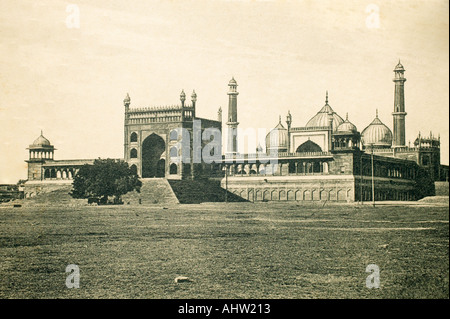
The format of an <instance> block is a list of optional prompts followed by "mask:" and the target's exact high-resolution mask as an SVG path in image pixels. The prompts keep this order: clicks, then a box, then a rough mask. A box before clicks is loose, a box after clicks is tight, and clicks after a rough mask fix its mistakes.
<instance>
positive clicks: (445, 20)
mask: <svg viewBox="0 0 450 319" xmlns="http://www.w3.org/2000/svg"><path fill="white" fill-rule="evenodd" d="M74 6H75V7H76V9H78V13H79V15H78V17H79V20H78V21H79V27H77V24H76V21H77V19H76V18H75V17H76V12H77V10H76V9H74ZM448 12H449V3H448V1H447V0H421V1H418V0H407V1H402V0H396V1H392V0H380V1H375V0H369V1H364V0H357V1H355V0H332V1H331V0H320V1H319V0H315V1H312V0H304V1H302V0H292V1H282V0H273V1H272V0H195V1H188V0H172V1H169V0H161V1H156V0H147V1H118V0H96V1H81V0H73V1H71V2H67V1H49V0H41V1H39V2H37V1H32V0H30V1H28V0H17V1H12V0H9V1H6V0H0V128H1V129H0V183H16V182H17V181H18V180H19V179H25V178H26V168H27V166H26V162H25V160H26V159H27V158H28V151H27V150H26V148H27V147H28V146H29V144H32V142H33V141H34V140H35V139H36V138H37V137H38V136H39V135H40V131H41V130H43V132H44V136H45V137H46V138H48V139H49V140H50V142H51V143H52V144H53V145H54V146H55V147H56V149H57V150H56V151H55V159H88V158H98V157H101V158H107V157H109V158H123V121H124V106H123V99H124V98H125V96H126V94H127V93H129V94H130V97H131V107H147V106H160V105H174V104H179V94H180V92H181V90H182V89H184V90H185V92H186V94H187V96H190V93H191V92H192V90H194V89H195V91H196V93H197V96H198V100H197V116H200V117H203V118H211V119H216V118H217V110H218V108H219V107H222V109H223V111H224V114H226V112H227V105H228V96H227V94H226V93H227V91H228V86H227V84H228V81H229V80H230V79H231V77H234V78H235V79H236V81H237V83H238V85H239V86H238V91H239V96H238V121H239V123H240V124H239V127H240V128H242V129H246V128H266V129H267V130H269V129H271V128H273V127H275V126H276V125H277V123H278V117H279V115H281V116H282V119H283V121H284V119H285V117H286V114H287V112H288V110H289V111H290V112H291V114H292V117H293V123H292V126H293V127H300V126H304V125H305V124H306V123H307V122H308V120H309V119H310V118H311V117H313V116H314V115H315V114H316V113H317V112H318V111H319V110H320V108H321V107H322V106H323V105H324V103H325V92H326V91H327V90H328V93H329V104H330V105H331V107H332V108H333V109H334V111H336V112H337V113H338V114H339V115H340V116H341V117H343V118H345V114H346V113H348V116H349V120H350V121H351V122H352V123H354V124H355V125H356V126H357V128H358V130H359V131H362V130H363V129H364V128H365V127H366V126H367V125H369V124H370V122H371V121H372V120H373V119H374V117H375V113H376V109H378V113H379V117H380V119H381V121H383V123H384V124H386V125H387V126H388V127H390V128H391V130H392V115H391V113H392V111H393V103H394V83H393V82H392V79H393V76H394V73H393V69H394V67H395V65H396V64H397V63H398V61H399V59H400V60H401V63H402V64H403V66H404V67H405V69H406V72H405V77H406V79H407V81H406V83H405V100H406V112H407V113H408V115H407V116H406V140H407V142H409V141H411V143H413V142H414V140H415V138H416V137H417V135H418V133H419V132H421V133H422V135H429V134H430V131H432V132H433V135H435V136H437V135H438V134H439V135H440V138H441V162H442V163H443V164H448V163H449V156H448V154H449V147H448V145H449V106H448V105H449V40H448V38H449V34H448V33H449V15H448ZM377 22H378V23H377ZM241 147H242V145H241ZM240 151H241V152H244V151H248V150H245V149H244V150H243V149H240ZM253 151H254V150H250V152H253Z"/></svg>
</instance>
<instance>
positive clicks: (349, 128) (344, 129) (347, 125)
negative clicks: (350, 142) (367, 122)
mask: <svg viewBox="0 0 450 319" xmlns="http://www.w3.org/2000/svg"><path fill="white" fill-rule="evenodd" d="M336 131H337V132H340V133H356V132H357V131H358V130H357V129H356V126H355V125H354V124H353V123H351V122H350V121H349V120H348V114H347V115H346V117H345V121H344V123H342V124H341V125H339V126H338V128H337V129H336Z"/></svg>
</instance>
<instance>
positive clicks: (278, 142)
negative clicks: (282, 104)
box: [266, 116, 288, 152]
mask: <svg viewBox="0 0 450 319" xmlns="http://www.w3.org/2000/svg"><path fill="white" fill-rule="evenodd" d="M287 145H288V130H287V129H286V128H285V127H284V126H283V124H281V116H280V120H279V122H278V125H277V126H275V128H273V129H272V130H271V131H270V132H269V134H267V135H266V151H267V152H269V151H270V150H277V151H281V152H287Z"/></svg>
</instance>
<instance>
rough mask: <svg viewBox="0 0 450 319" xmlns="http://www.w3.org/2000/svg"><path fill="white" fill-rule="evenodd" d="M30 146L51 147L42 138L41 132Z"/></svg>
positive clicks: (47, 141)
mask: <svg viewBox="0 0 450 319" xmlns="http://www.w3.org/2000/svg"><path fill="white" fill-rule="evenodd" d="M32 146H51V145H50V141H49V140H48V139H46V138H45V137H44V135H42V131H41V135H40V136H39V137H38V138H37V139H35V140H34V142H33V144H32Z"/></svg>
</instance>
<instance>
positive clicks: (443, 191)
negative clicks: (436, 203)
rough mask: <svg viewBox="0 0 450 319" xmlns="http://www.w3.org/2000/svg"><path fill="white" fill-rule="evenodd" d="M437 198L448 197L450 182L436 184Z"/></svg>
mask: <svg viewBox="0 0 450 319" xmlns="http://www.w3.org/2000/svg"><path fill="white" fill-rule="evenodd" d="M434 186H435V188H436V196H448V193H449V185H448V182H435V183H434Z"/></svg>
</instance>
